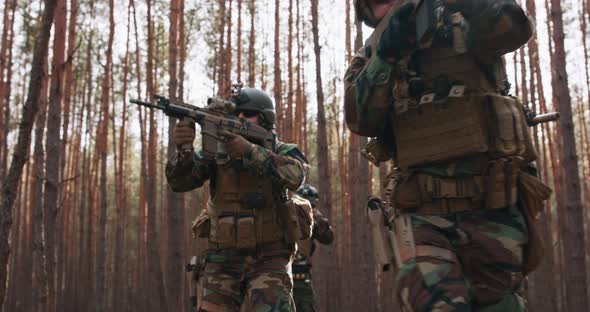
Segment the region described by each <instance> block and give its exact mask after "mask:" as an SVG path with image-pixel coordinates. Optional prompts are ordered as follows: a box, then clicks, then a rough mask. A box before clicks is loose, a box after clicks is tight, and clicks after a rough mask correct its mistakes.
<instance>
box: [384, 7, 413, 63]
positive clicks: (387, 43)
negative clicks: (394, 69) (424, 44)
mask: <svg viewBox="0 0 590 312" xmlns="http://www.w3.org/2000/svg"><path fill="white" fill-rule="evenodd" d="M415 7H416V6H415V4H414V3H412V2H408V3H406V4H404V5H402V6H401V7H400V8H399V9H398V10H397V12H395V13H393V15H392V16H391V19H390V20H389V25H388V26H387V28H385V31H383V34H382V35H381V38H380V39H379V42H378V43H377V55H378V56H379V57H381V58H382V59H391V58H393V59H395V60H399V59H400V58H402V57H404V56H406V55H408V54H409V53H410V52H411V51H412V49H414V47H415V46H416V26H415V21H414V18H413V16H412V12H413V11H414V8H415Z"/></svg>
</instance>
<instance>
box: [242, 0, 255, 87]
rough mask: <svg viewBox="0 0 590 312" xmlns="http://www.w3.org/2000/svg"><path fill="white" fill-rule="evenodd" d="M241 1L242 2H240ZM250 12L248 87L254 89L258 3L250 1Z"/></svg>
mask: <svg viewBox="0 0 590 312" xmlns="http://www.w3.org/2000/svg"><path fill="white" fill-rule="evenodd" d="M240 1H241V0H240ZM248 8H249V10H250V42H249V44H250V46H249V48H248V86H250V87H254V85H255V84H256V54H255V53H256V50H255V45H256V32H255V31H254V20H255V16H256V2H255V1H254V0H250V1H249V2H248Z"/></svg>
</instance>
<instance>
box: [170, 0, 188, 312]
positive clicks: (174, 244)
mask: <svg viewBox="0 0 590 312" xmlns="http://www.w3.org/2000/svg"><path fill="white" fill-rule="evenodd" d="M178 2H179V1H178V0H172V1H171V2H170V31H169V39H168V75H169V76H170V80H169V83H168V96H169V97H170V98H171V99H176V98H177V91H178V76H177V67H176V64H177V62H178V60H177V59H178V57H177V56H178V40H177V39H178V22H179V15H180V14H182V12H180V8H179V3H178ZM181 49H182V48H181ZM175 127H176V119H174V118H171V117H170V118H168V133H174V129H175ZM175 152H176V145H175V144H174V140H173V139H172V136H169V137H168V157H172V155H174V153H175ZM166 192H167V194H166V197H167V201H168V255H167V256H168V260H167V265H166V267H167V268H168V270H167V272H166V288H167V290H168V293H167V298H168V304H169V306H168V310H169V311H172V310H174V309H175V308H176V307H179V306H181V305H182V302H181V301H180V299H181V296H180V295H181V288H180V286H181V276H180V274H181V271H180V270H179V268H182V260H183V259H182V257H181V251H182V250H181V249H182V240H181V238H182V227H181V216H182V215H183V211H184V196H183V195H182V194H180V193H175V192H173V191H172V189H170V187H169V186H167V187H166Z"/></svg>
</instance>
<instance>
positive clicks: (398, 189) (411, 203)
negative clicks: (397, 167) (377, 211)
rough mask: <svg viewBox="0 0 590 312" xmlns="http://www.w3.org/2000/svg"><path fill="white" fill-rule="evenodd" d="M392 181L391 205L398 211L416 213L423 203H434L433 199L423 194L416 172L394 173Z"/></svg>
mask: <svg viewBox="0 0 590 312" xmlns="http://www.w3.org/2000/svg"><path fill="white" fill-rule="evenodd" d="M390 179H392V181H391V183H392V184H391V185H392V186H391V193H390V197H389V203H390V204H391V206H392V207H393V208H394V209H395V210H396V211H405V212H412V211H416V210H417V209H418V208H420V206H422V204H423V203H425V202H430V201H432V198H430V197H428V196H426V195H427V194H425V193H423V192H421V189H422V187H421V186H422V185H421V184H420V179H419V178H418V175H416V174H415V173H414V172H412V171H403V172H402V171H398V172H394V173H393V174H392V176H391V177H390Z"/></svg>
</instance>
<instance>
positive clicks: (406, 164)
mask: <svg viewBox="0 0 590 312" xmlns="http://www.w3.org/2000/svg"><path fill="white" fill-rule="evenodd" d="M451 90H453V89H451ZM451 92H452V91H451ZM394 118H395V120H394V121H393V122H392V124H393V125H395V129H394V131H393V132H394V134H395V140H396V157H395V158H396V159H395V160H396V165H397V166H398V167H400V168H410V167H414V166H420V165H426V164H432V163H441V162H448V161H452V160H455V159H458V158H462V157H468V156H471V155H477V154H487V155H489V156H490V158H491V159H496V158H501V157H508V156H522V157H523V158H524V159H525V160H527V161H533V160H535V159H536V153H535V150H534V148H533V144H532V140H531V137H530V134H529V132H528V128H527V126H526V118H525V116H524V112H523V111H522V105H521V104H520V102H518V100H517V99H515V98H513V97H507V96H501V95H498V94H493V93H489V94H475V95H463V96H458V97H452V96H451V95H449V97H447V98H446V99H443V100H441V101H433V100H432V99H430V98H426V96H423V98H422V99H421V101H420V104H419V105H418V107H415V108H411V109H407V110H403V111H398V112H397V114H396V115H395V116H394Z"/></svg>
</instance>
